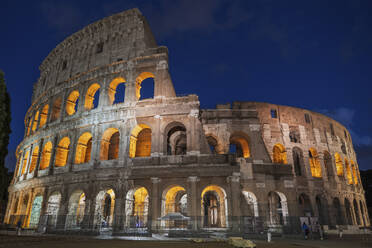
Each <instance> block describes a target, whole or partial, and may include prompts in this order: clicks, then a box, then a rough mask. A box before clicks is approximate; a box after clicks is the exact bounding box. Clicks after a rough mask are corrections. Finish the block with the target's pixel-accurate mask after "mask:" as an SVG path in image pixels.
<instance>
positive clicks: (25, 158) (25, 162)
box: [21, 151, 30, 175]
mask: <svg viewBox="0 0 372 248" xmlns="http://www.w3.org/2000/svg"><path fill="white" fill-rule="evenodd" d="M29 154H30V151H27V152H26V155H25V156H24V157H23V165H22V173H21V175H23V174H25V172H26V167H27V161H28V156H29Z"/></svg>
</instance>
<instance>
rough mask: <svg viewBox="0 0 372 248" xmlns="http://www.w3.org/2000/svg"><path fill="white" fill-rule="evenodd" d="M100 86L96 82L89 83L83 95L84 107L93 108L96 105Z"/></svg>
mask: <svg viewBox="0 0 372 248" xmlns="http://www.w3.org/2000/svg"><path fill="white" fill-rule="evenodd" d="M100 88H101V86H100V85H99V84H97V83H94V84H91V85H90V86H89V88H88V90H87V93H86V95H85V102H84V107H85V109H87V110H89V109H95V108H97V107H98V102H99V93H100Z"/></svg>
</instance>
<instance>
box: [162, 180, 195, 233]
mask: <svg viewBox="0 0 372 248" xmlns="http://www.w3.org/2000/svg"><path fill="white" fill-rule="evenodd" d="M161 216H162V219H164V220H162V223H161V224H162V227H165V228H186V227H187V220H188V218H187V217H185V216H187V194H186V190H185V188H183V187H181V186H178V185H177V186H172V187H168V188H167V189H166V190H164V192H163V194H162V204H161Z"/></svg>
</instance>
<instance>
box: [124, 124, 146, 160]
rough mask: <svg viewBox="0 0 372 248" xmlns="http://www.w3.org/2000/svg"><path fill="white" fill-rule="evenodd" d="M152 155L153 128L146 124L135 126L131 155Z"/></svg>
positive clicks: (130, 147)
mask: <svg viewBox="0 0 372 248" xmlns="http://www.w3.org/2000/svg"><path fill="white" fill-rule="evenodd" d="M149 156H151V129H150V127H149V126H147V125H145V124H139V125H137V126H135V127H134V128H133V130H132V133H131V135H130V144H129V157H130V158H134V157H149Z"/></svg>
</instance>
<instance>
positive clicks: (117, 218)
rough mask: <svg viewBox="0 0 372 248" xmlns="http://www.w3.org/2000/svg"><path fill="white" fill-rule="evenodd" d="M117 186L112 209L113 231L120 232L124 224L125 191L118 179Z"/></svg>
mask: <svg viewBox="0 0 372 248" xmlns="http://www.w3.org/2000/svg"><path fill="white" fill-rule="evenodd" d="M118 184H119V185H120V186H119V188H118V191H117V192H115V207H114V221H113V231H114V233H115V232H120V231H123V230H124V223H125V217H126V216H125V198H126V195H127V189H126V187H124V183H123V182H122V180H120V179H119V182H118Z"/></svg>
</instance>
